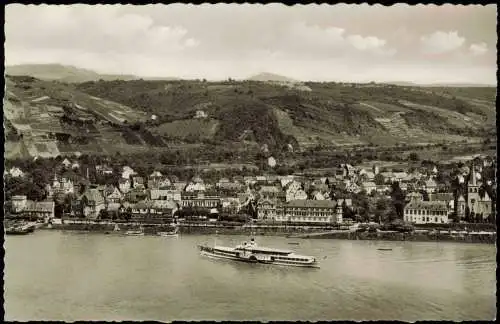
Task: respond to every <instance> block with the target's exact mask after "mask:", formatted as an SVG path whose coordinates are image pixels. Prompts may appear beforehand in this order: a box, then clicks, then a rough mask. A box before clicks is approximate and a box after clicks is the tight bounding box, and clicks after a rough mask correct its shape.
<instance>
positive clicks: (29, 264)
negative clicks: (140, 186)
mask: <svg viewBox="0 0 500 324" xmlns="http://www.w3.org/2000/svg"><path fill="white" fill-rule="evenodd" d="M244 239H248V238H247V237H242V236H218V237H217V244H221V245H222V244H224V245H229V246H232V245H234V244H237V243H240V242H241V241H242V240H244ZM5 240H6V241H5V244H4V248H5V270H4V272H5V274H4V280H5V286H4V289H5V290H4V298H5V304H4V307H5V319H6V320H22V321H24V320H64V321H73V320H127V319H128V320H158V321H173V320H259V321H267V320H380V319H387V320H405V321H414V320H423V319H432V320H476V319H484V320H491V319H493V318H494V317H495V316H496V297H495V295H496V276H495V272H496V259H495V255H496V247H495V246H494V245H476V244H460V243H458V244H457V243H443V242H441V243H435V242H425V243H424V242H422V243H420V242H375V241H348V240H319V239H318V240H297V239H294V240H292V239H287V238H282V237H256V241H257V243H258V244H260V245H268V246H272V247H281V248H286V249H293V250H296V251H297V253H301V254H305V255H313V256H316V257H317V258H318V259H320V260H321V268H320V269H304V268H287V267H276V266H275V267H273V266H269V265H255V264H245V263H234V262H231V261H218V260H211V259H206V258H204V257H202V256H199V255H198V251H197V249H196V246H197V244H200V243H213V242H214V236H202V235H184V236H181V237H179V238H177V239H175V238H166V237H153V236H144V237H133V236H118V235H117V236H114V235H104V234H84V233H75V232H73V233H71V232H59V231H38V232H35V233H33V234H32V235H27V236H8V237H6V238H5ZM292 241H293V242H299V243H300V245H289V244H288V243H289V242H292ZM377 248H392V251H381V250H377Z"/></svg>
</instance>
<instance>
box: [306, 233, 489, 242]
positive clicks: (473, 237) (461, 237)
mask: <svg viewBox="0 0 500 324" xmlns="http://www.w3.org/2000/svg"><path fill="white" fill-rule="evenodd" d="M297 238H300V239H338V240H376V241H414V242H462V243H485V244H495V243H496V240H497V233H495V232H490V233H477V232H470V233H432V232H429V233H419V232H412V233H398V232H336V233H325V234H319V235H315V234H311V235H300V237H297Z"/></svg>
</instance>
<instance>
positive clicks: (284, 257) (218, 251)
mask: <svg viewBox="0 0 500 324" xmlns="http://www.w3.org/2000/svg"><path fill="white" fill-rule="evenodd" d="M198 248H199V249H200V254H201V255H203V256H207V257H210V258H215V259H227V260H233V261H241V262H248V263H261V264H272V265H281V266H294V267H307V268H319V264H318V262H317V261H316V258H314V257H312V256H305V255H299V254H296V253H295V252H293V251H291V250H282V249H274V248H268V247H260V246H257V244H256V243H255V241H254V239H252V240H251V241H250V243H247V242H244V243H243V244H240V245H238V246H236V247H226V246H217V245H214V246H213V247H211V246H208V245H200V246H199V247H198Z"/></svg>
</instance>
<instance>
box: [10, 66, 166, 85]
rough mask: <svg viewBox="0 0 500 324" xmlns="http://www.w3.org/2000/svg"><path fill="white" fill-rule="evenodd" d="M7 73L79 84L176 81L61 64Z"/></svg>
mask: <svg viewBox="0 0 500 324" xmlns="http://www.w3.org/2000/svg"><path fill="white" fill-rule="evenodd" d="M5 73H6V74H7V75H12V76H32V77H35V78H37V79H40V80H48V81H60V82H67V83H78V82H88V81H98V80H105V81H113V80H138V79H141V78H142V79H144V80H175V78H168V77H165V78H162V77H151V78H149V77H139V76H135V75H126V74H116V75H115V74H100V73H97V72H95V71H92V70H88V69H82V68H77V67H74V66H69V65H61V64H21V65H12V66H6V67H5Z"/></svg>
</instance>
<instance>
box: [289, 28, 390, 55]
mask: <svg viewBox="0 0 500 324" xmlns="http://www.w3.org/2000/svg"><path fill="white" fill-rule="evenodd" d="M284 40H285V41H284V42H283V43H284V44H285V45H284V46H285V47H286V44H288V45H290V44H293V47H292V48H288V52H293V53H296V52H300V51H302V52H314V53H322V54H326V56H328V57H331V56H332V55H333V56H337V57H339V56H342V55H350V54H363V53H364V54H375V55H387V54H390V55H392V54H394V53H395V49H388V48H387V46H386V43H387V41H386V40H385V39H381V38H378V37H376V36H362V35H358V34H354V35H349V34H348V33H347V30H346V29H344V28H341V27H337V26H328V27H321V26H318V25H313V24H307V23H305V22H300V23H294V24H292V25H291V26H290V28H289V29H288V34H287V37H286V38H285V39H284Z"/></svg>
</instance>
